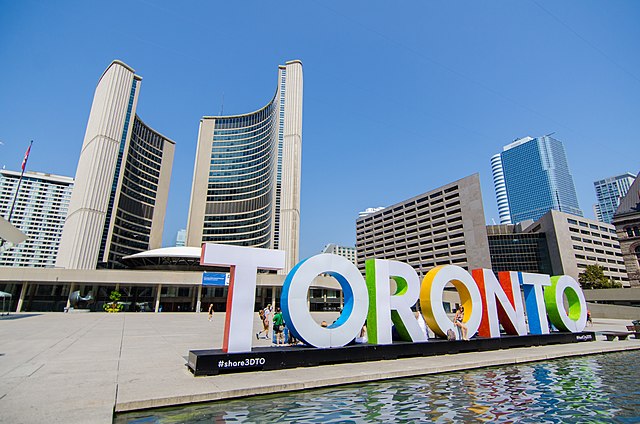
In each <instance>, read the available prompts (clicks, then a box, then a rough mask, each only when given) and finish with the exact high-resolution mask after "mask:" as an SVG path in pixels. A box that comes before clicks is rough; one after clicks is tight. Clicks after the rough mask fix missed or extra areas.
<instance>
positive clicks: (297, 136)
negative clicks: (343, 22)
mask: <svg viewBox="0 0 640 424" xmlns="http://www.w3.org/2000/svg"><path fill="white" fill-rule="evenodd" d="M302 82H303V81H302V63H301V62H300V61H297V60H294V61H290V62H287V63H286V64H285V65H283V66H280V67H279V72H278V85H277V89H276V92H275V95H274V96H273V98H272V99H271V101H269V103H268V104H267V105H266V106H264V107H262V108H261V109H259V110H257V111H255V112H250V113H246V114H242V115H232V116H205V117H203V118H202V119H201V120H200V131H199V136H198V147H197V152H196V161H195V166H194V173H193V185H192V191H191V202H190V209H189V220H188V224H187V246H197V247H200V245H201V244H202V243H206V242H209V243H222V244H233V245H237V246H248V247H260V248H267V249H280V250H284V251H285V252H286V265H285V267H286V269H285V270H284V271H288V270H290V269H291V267H293V266H294V265H295V264H296V263H297V262H298V250H299V247H298V245H299V233H300V166H301V150H302Z"/></svg>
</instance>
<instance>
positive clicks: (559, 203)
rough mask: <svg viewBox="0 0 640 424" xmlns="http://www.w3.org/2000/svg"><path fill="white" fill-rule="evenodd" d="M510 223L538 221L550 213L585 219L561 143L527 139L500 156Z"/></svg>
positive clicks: (547, 139)
mask: <svg viewBox="0 0 640 424" xmlns="http://www.w3.org/2000/svg"><path fill="white" fill-rule="evenodd" d="M500 159H501V162H502V169H503V173H504V182H505V186H506V191H507V198H508V200H509V211H510V213H511V222H513V223H518V222H522V221H524V220H526V219H533V220H534V221H535V220H538V219H539V218H540V217H542V215H544V214H545V213H547V212H548V211H550V210H552V209H553V210H557V211H561V212H566V213H570V214H573V215H579V216H582V211H581V210H580V206H578V197H577V195H576V189H575V186H574V184H573V177H572V176H571V173H570V172H569V165H568V163H567V156H566V154H565V151H564V146H563V145H562V142H561V141H559V140H556V139H555V138H552V137H549V136H542V137H538V138H531V137H525V138H522V139H519V140H516V141H515V142H513V143H511V144H509V145H507V146H505V147H504V150H503V151H502V153H500Z"/></svg>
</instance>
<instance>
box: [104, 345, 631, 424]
mask: <svg viewBox="0 0 640 424" xmlns="http://www.w3.org/2000/svg"><path fill="white" fill-rule="evenodd" d="M639 357H640V353H638V352H637V351H636V352H633V351H631V352H623V353H608V354H602V355H594V356H589V357H577V358H566V359H559V360H554V361H546V362H535V363H530V364H523V365H515V366H503V367H494V368H483V369H479V370H471V371H461V372H454V373H447V374H439V375H430V376H423V377H412V378H403V379H397V380H387V381H381V382H374V383H366V384H359V385H350V386H340V387H332V388H326V389H316V390H308V391H304V392H293V393H284V394H274V395H267V396H256V397H252V398H245V399H238V400H230V401H221V402H214V403H207V404H198V405H191V406H182V407H175V408H164V409H157V410H151V411H141V412H132V413H127V414H121V415H118V416H117V417H116V419H115V422H116V423H145V424H146V423H227V422H233V423H235V422H251V423H253V422H258V423H260V422H302V423H326V422H334V423H338V422H340V423H344V422H347V423H350V422H352V423H361V422H434V421H435V422H461V421H465V422H469V421H474V422H478V421H497V422H504V423H508V422H518V423H520V422H529V423H542V422H545V423H566V422H581V423H582V422H621V423H627V422H628V423H632V422H633V423H637V422H640V381H639V379H640V372H639V371H638V370H639V369H640V368H639V367H638V359H639ZM268 375H269V373H264V374H262V375H261V376H260V378H268Z"/></svg>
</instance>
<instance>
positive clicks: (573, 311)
mask: <svg viewBox="0 0 640 424" xmlns="http://www.w3.org/2000/svg"><path fill="white" fill-rule="evenodd" d="M565 293H566V295H567V303H568V304H569V311H567V310H566V309H565V307H564V295H565ZM544 304H545V308H546V309H547V313H548V314H549V319H550V320H551V323H552V324H553V325H555V326H556V327H557V328H558V329H559V330H561V331H571V332H572V333H579V332H581V331H582V330H584V327H585V326H586V325H587V301H586V300H585V298H584V293H583V292H582V288H581V287H580V284H578V283H577V282H576V280H574V279H573V278H571V277H570V276H568V275H560V276H555V277H551V285H550V286H546V287H545V288H544Z"/></svg>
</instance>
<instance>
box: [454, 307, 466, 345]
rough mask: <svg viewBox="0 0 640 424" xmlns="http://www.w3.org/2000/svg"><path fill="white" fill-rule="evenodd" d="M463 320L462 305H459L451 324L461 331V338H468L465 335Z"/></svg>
mask: <svg viewBox="0 0 640 424" xmlns="http://www.w3.org/2000/svg"><path fill="white" fill-rule="evenodd" d="M463 320H464V306H461V307H460V308H458V310H457V311H456V316H455V317H454V318H453V324H454V325H455V326H456V327H458V328H459V329H460V330H461V331H462V340H469V338H468V337H467V324H465V323H464V322H463Z"/></svg>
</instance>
